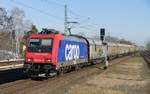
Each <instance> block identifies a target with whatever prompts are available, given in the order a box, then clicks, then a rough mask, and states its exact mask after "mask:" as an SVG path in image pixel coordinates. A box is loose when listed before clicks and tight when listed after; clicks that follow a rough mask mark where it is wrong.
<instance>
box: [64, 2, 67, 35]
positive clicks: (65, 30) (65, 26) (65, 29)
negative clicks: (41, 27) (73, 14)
mask: <svg viewBox="0 0 150 94" xmlns="http://www.w3.org/2000/svg"><path fill="white" fill-rule="evenodd" d="M64 7H65V22H64V32H65V33H67V4H66V1H65V6H64Z"/></svg>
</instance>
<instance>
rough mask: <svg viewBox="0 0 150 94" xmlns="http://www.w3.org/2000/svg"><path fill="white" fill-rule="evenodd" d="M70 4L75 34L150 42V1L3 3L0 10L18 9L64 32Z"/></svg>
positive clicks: (39, 24) (16, 0)
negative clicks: (65, 6)
mask: <svg viewBox="0 0 150 94" xmlns="http://www.w3.org/2000/svg"><path fill="white" fill-rule="evenodd" d="M65 3H66V4H67V10H68V12H67V15H68V21H75V22H78V24H72V33H80V32H84V33H85V34H86V35H87V36H90V37H94V36H98V35H99V30H100V28H105V29H106V35H110V36H114V37H118V38H124V39H126V40H130V41H132V42H134V43H136V44H138V45H144V44H145V42H146V41H147V40H150V1H149V0H0V7H3V8H5V9H6V10H7V11H8V12H9V11H11V10H12V9H13V8H15V7H18V8H20V9H22V10H24V12H25V19H27V20H30V21H31V22H32V23H33V24H35V25H36V26H37V28H38V29H39V30H41V28H55V29H57V30H60V31H62V32H63V31H64V4H65Z"/></svg>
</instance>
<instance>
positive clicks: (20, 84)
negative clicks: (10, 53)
mask: <svg viewBox="0 0 150 94" xmlns="http://www.w3.org/2000/svg"><path fill="white" fill-rule="evenodd" d="M128 58H130V56H126V57H122V58H118V59H115V60H112V61H111V64H110V67H111V66H113V65H115V64H117V63H120V62H122V61H124V60H127V59H128ZM20 70H21V69H20ZM104 71H105V70H103V69H100V65H99V64H97V65H93V66H89V67H85V68H83V69H79V70H78V71H73V72H70V73H66V74H64V75H63V76H56V77H53V78H51V79H48V80H43V79H42V81H41V79H39V80H38V81H37V80H31V79H29V78H26V77H25V76H24V75H23V74H22V73H21V72H20V71H19V70H18V71H14V73H13V74H12V73H10V74H9V73H8V74H4V73H3V75H2V74H1V73H0V75H1V78H0V79H1V80H0V81H2V78H3V80H7V79H8V78H9V79H11V78H13V77H14V78H15V77H17V75H20V76H19V78H18V79H17V78H16V79H15V80H12V81H8V82H7V81H3V82H2V83H1V85H0V92H2V94H16V93H17V94H29V93H31V92H32V94H37V91H38V92H39V94H40V93H42V92H44V93H47V92H49V93H50V94H51V93H57V94H58V93H59V94H61V92H65V90H66V89H67V88H68V87H69V86H70V85H72V84H76V83H80V82H81V81H83V80H87V79H88V78H89V77H90V76H92V75H97V74H100V73H102V72H104ZM17 72H18V73H17ZM14 74H15V75H16V76H14ZM6 75H7V76H6ZM5 76H6V77H5ZM43 87H44V89H41V88H43ZM44 90H46V91H44Z"/></svg>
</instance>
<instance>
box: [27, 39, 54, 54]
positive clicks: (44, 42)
mask: <svg viewBox="0 0 150 94" xmlns="http://www.w3.org/2000/svg"><path fill="white" fill-rule="evenodd" d="M52 46H53V39H51V38H32V39H30V41H29V44H28V51H29V52H39V53H40V52H51V51H52Z"/></svg>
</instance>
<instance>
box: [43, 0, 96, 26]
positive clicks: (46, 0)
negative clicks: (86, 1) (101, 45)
mask: <svg viewBox="0 0 150 94" xmlns="http://www.w3.org/2000/svg"><path fill="white" fill-rule="evenodd" d="M41 1H44V2H45V3H46V4H55V5H57V6H59V7H60V8H64V4H61V3H58V1H57V2H56V1H54V0H41ZM67 10H68V13H69V14H71V15H73V16H74V17H68V19H71V18H75V19H76V18H77V19H79V20H80V21H78V22H79V23H80V24H85V22H87V21H88V20H90V21H92V20H91V17H85V16H81V15H79V14H77V13H75V12H73V11H72V10H71V9H69V8H68V9H67ZM69 16H70V15H69ZM87 27H91V28H99V25H98V24H96V23H95V21H92V22H89V21H88V25H87Z"/></svg>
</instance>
